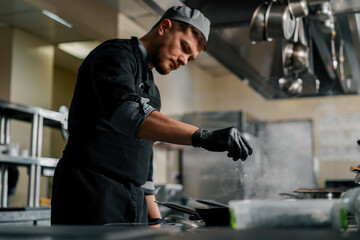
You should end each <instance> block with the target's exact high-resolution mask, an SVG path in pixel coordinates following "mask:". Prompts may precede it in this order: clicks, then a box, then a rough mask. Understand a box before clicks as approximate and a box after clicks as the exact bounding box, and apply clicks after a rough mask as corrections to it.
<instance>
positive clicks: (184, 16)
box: [161, 6, 210, 41]
mask: <svg viewBox="0 0 360 240" xmlns="http://www.w3.org/2000/svg"><path fill="white" fill-rule="evenodd" d="M162 19H173V20H177V21H181V22H185V23H188V24H190V25H192V26H194V27H196V28H197V29H198V30H199V31H200V32H201V33H202V34H204V36H205V39H206V41H207V40H208V38H209V33H210V21H209V19H207V18H206V17H205V16H204V15H203V14H202V13H201V12H200V11H199V10H196V9H193V8H189V7H187V6H173V7H171V8H169V9H168V10H166V12H165V13H164V15H163V16H162V17H161V20H162Z"/></svg>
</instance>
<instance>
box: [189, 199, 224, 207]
mask: <svg viewBox="0 0 360 240" xmlns="http://www.w3.org/2000/svg"><path fill="white" fill-rule="evenodd" d="M195 201H197V202H198V203H201V204H205V205H207V206H210V207H223V208H228V207H229V206H228V205H225V204H222V203H219V202H217V201H214V200H205V199H195Z"/></svg>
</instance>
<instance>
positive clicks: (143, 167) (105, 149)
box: [51, 6, 252, 225]
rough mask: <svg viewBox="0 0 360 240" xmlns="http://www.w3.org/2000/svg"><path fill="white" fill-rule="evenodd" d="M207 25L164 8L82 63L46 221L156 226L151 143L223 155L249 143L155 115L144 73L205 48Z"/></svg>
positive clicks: (239, 154) (173, 65) (245, 151)
mask: <svg viewBox="0 0 360 240" xmlns="http://www.w3.org/2000/svg"><path fill="white" fill-rule="evenodd" d="M209 32H210V21H209V20H208V19H207V18H206V17H205V16H204V15H203V14H202V13H201V12H200V11H198V10H196V9H191V8H189V7H186V6H174V7H172V8H170V9H168V10H167V11H166V12H165V13H164V15H163V16H162V18H161V19H160V20H159V22H158V23H157V24H156V25H155V26H154V27H153V28H152V29H151V30H150V31H149V32H148V33H147V34H146V35H145V36H143V37H142V38H140V39H138V38H136V37H132V38H131V39H112V40H108V41H106V42H104V43H102V44H100V45H99V46H98V47H97V48H95V49H94V50H93V51H92V52H91V53H90V54H89V55H88V56H87V57H86V58H85V60H84V61H83V63H82V65H81V66H80V68H79V71H78V78H77V82H76V87H75V91H74V95H73V99H72V102H71V106H70V111H69V128H68V129H69V140H68V143H67V145H66V147H65V149H64V151H63V156H62V158H61V159H60V161H59V163H58V165H57V167H56V170H55V175H54V180H53V193H52V202H51V206H52V208H51V222H52V224H67V225H69V224H82V225H85V224H87V225H89V224H97V225H102V224H111V223H135V224H136V223H141V224H147V223H148V222H150V223H151V222H156V221H158V220H159V219H161V214H160V212H159V208H158V206H157V204H156V203H155V202H154V201H155V196H154V190H155V188H154V184H153V181H152V174H153V168H152V161H153V159H152V158H153V143H154V141H163V142H168V143H175V144H182V145H192V146H194V147H202V148H205V149H207V150H209V151H218V152H222V151H225V152H227V154H228V156H229V157H231V158H232V159H233V160H238V159H242V160H245V159H246V158H247V157H248V155H250V154H251V153H252V149H251V147H250V145H249V144H248V143H247V141H246V139H245V138H244V137H243V136H242V135H241V133H240V132H239V131H238V130H237V129H236V128H234V127H229V128H226V129H220V130H216V131H207V130H205V129H199V128H198V127H196V126H193V125H189V124H185V123H182V122H179V121H176V120H174V119H172V118H170V117H167V116H166V115H163V114H161V113H160V107H161V101H160V94H159V90H158V88H157V87H156V85H155V83H154V79H153V74H152V69H153V68H155V69H156V71H158V72H159V73H160V74H168V73H169V72H170V71H172V70H176V69H178V68H179V67H181V66H185V65H186V64H187V63H188V62H189V61H192V60H194V59H195V58H196V57H197V55H198V54H199V53H200V52H201V51H203V50H204V49H205V47H206V42H207V40H208V36H209Z"/></svg>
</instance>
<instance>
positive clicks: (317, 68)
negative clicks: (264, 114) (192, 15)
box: [183, 0, 360, 99]
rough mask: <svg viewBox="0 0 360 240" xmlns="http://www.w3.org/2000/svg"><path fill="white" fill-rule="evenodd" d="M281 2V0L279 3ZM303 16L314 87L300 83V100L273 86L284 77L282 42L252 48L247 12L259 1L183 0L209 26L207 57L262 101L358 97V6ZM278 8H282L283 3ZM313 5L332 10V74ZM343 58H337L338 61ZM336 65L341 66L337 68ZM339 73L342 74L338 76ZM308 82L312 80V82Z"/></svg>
mask: <svg viewBox="0 0 360 240" xmlns="http://www.w3.org/2000/svg"><path fill="white" fill-rule="evenodd" d="M280 1H281V0H280ZM307 1H310V2H313V4H312V5H310V4H309V15H308V16H307V17H304V18H302V22H303V24H304V28H305V33H306V35H307V40H308V47H309V71H310V72H311V73H314V74H315V78H316V79H318V81H317V83H320V85H319V88H318V91H315V87H316V86H315V85H314V82H313V83H310V82H306V81H304V82H303V91H302V92H301V93H300V94H291V93H289V92H287V91H285V90H284V89H282V88H281V87H280V86H279V78H281V77H282V76H283V75H284V72H283V65H282V51H283V47H284V44H285V42H286V40H284V39H277V40H273V41H271V42H266V41H264V42H260V43H256V44H252V43H251V41H250V37H249V33H250V22H251V18H252V15H253V12H254V11H255V9H256V8H257V6H258V5H260V4H261V3H263V2H264V0H242V1H239V0H222V1H215V0H207V1H205V0H186V1H183V2H184V3H185V4H186V5H188V6H190V7H194V8H197V9H200V10H201V11H202V12H203V13H204V14H205V15H206V16H207V17H208V18H209V19H210V20H211V23H212V30H211V35H210V40H209V43H208V48H207V51H208V53H210V54H211V55H212V56H214V57H215V58H216V59H217V60H218V61H220V62H221V63H222V64H224V65H225V66H226V67H227V68H228V69H230V70H231V71H232V72H233V73H234V74H235V75H237V76H238V77H239V78H240V79H242V80H243V81H245V82H247V83H248V84H249V85H250V86H251V87H252V88H253V89H255V90H256V91H257V92H259V93H260V94H261V95H262V96H264V97H265V98H267V99H276V98H288V97H310V96H329V95H331V96H332V95H345V94H359V93H360V72H359V66H360V65H359V59H360V56H359V53H360V51H359V50H360V43H359V31H358V24H359V23H360V22H359V20H360V17H359V16H358V14H357V12H358V11H360V1H356V0H353V1H352V0H346V1H341V0H340V1H338V0H336V1H335V0H334V1H326V0H325V1H314V0H307ZM283 2H286V1H285V0H284V1H283ZM317 2H319V3H321V2H329V3H330V4H331V7H332V10H333V14H332V16H333V19H334V25H333V26H334V30H335V31H336V35H335V38H334V47H335V48H334V49H335V54H336V61H337V62H338V63H341V64H338V66H337V68H336V69H334V68H333V67H332V66H333V60H334V59H333V58H332V52H331V36H332V35H331V34H332V31H331V30H329V26H326V23H324V21H323V19H322V18H321V17H322V16H321V12H319V7H320V5H317ZM341 52H343V53H344V54H343V56H342V55H341ZM340 65H341V66H340ZM340 70H343V71H340ZM313 80H314V79H313Z"/></svg>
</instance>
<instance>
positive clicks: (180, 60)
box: [178, 55, 188, 66]
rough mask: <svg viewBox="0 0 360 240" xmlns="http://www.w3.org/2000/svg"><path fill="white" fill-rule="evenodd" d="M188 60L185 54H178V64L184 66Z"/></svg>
mask: <svg viewBox="0 0 360 240" xmlns="http://www.w3.org/2000/svg"><path fill="white" fill-rule="evenodd" d="M187 62H188V58H187V56H185V55H180V56H179V58H178V64H179V65H182V66H185V65H186V64H187Z"/></svg>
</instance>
